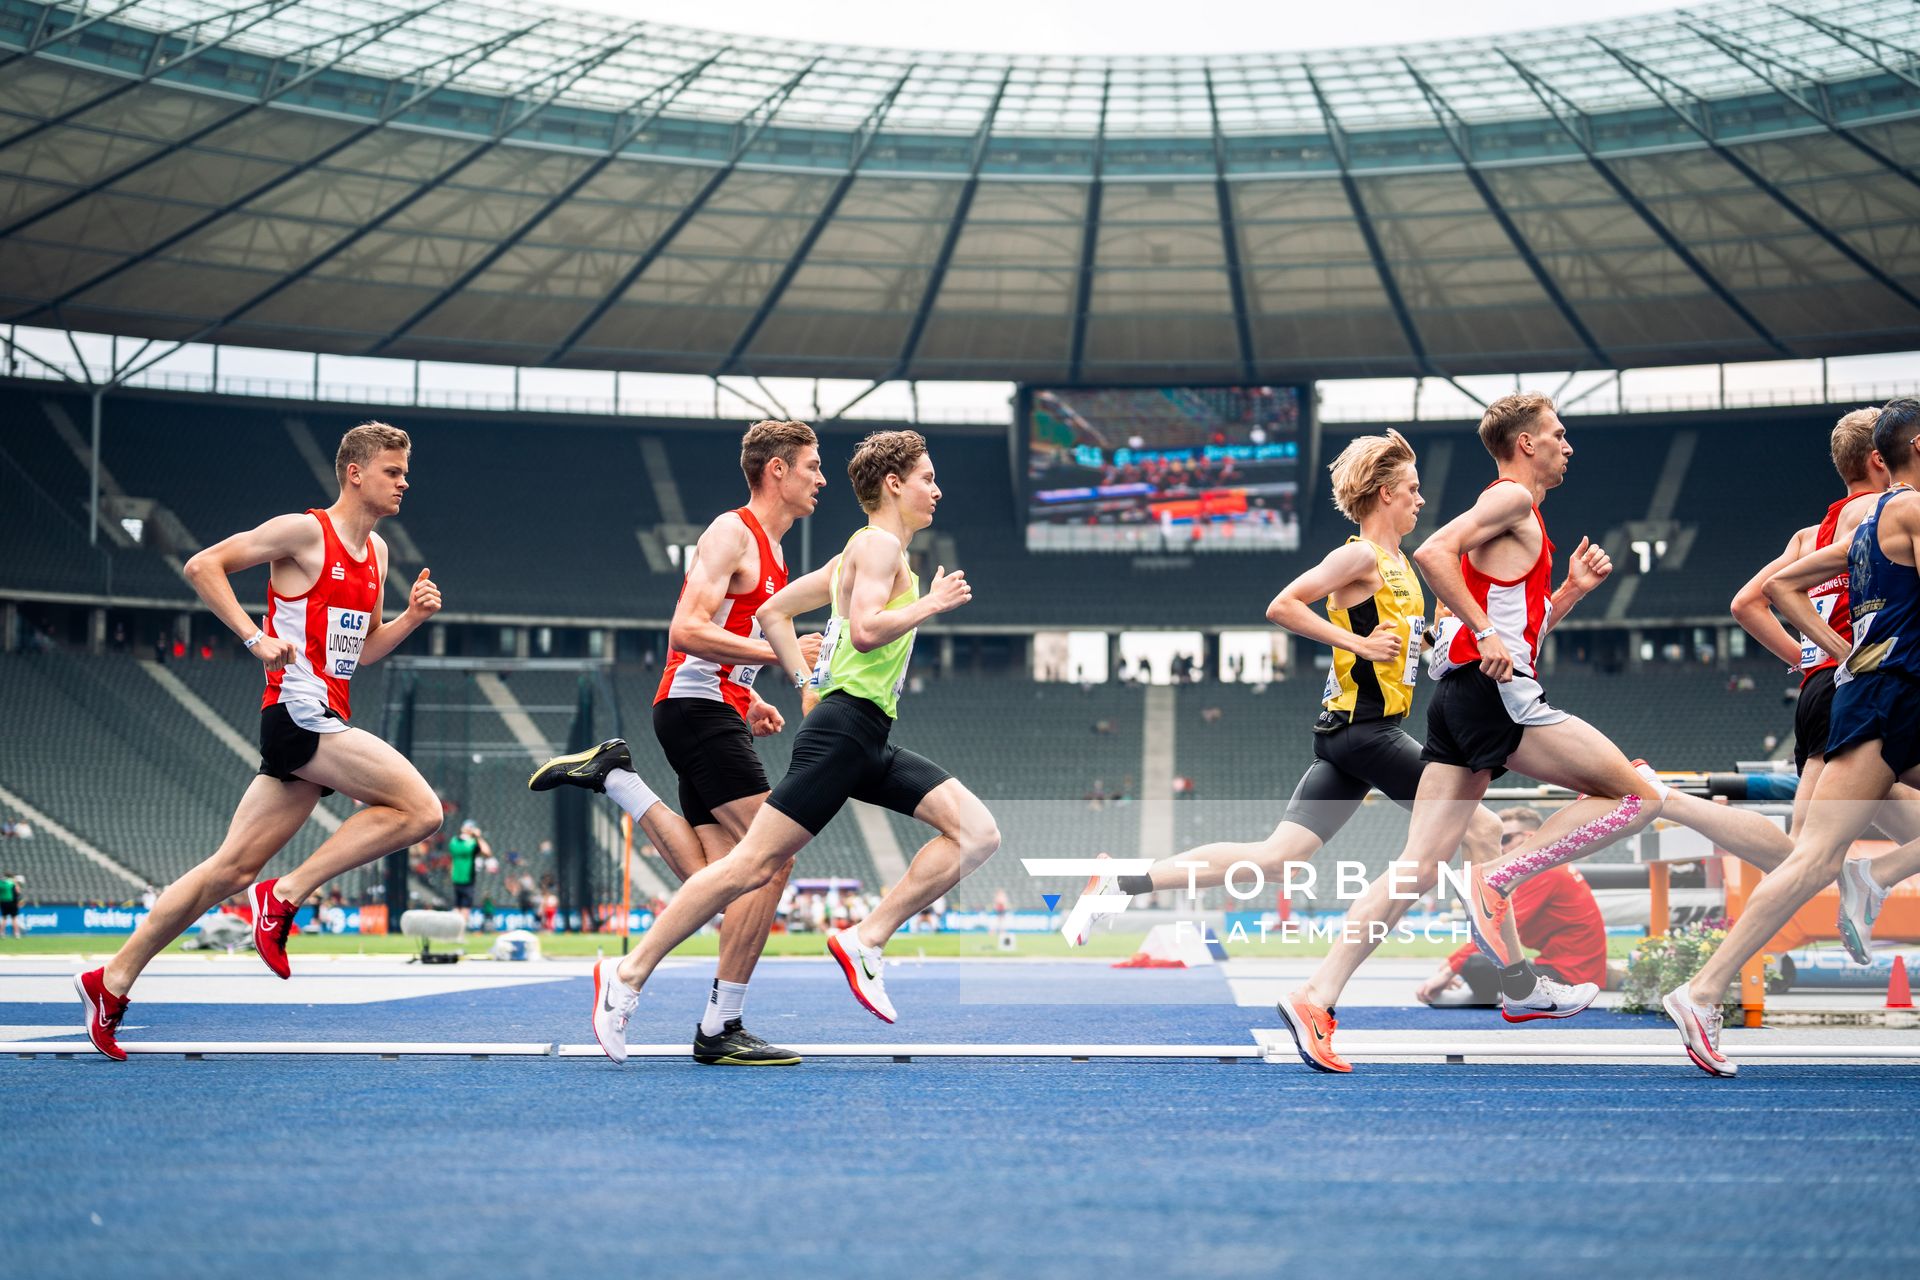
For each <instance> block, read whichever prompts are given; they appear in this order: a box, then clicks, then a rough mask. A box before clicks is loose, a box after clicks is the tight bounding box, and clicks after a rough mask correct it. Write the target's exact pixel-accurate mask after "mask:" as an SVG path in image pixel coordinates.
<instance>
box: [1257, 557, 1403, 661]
mask: <svg viewBox="0 0 1920 1280" xmlns="http://www.w3.org/2000/svg"><path fill="white" fill-rule="evenodd" d="M1373 572H1374V556H1373V548H1372V547H1370V546H1368V545H1367V544H1366V543H1364V542H1349V543H1346V544H1345V545H1343V546H1339V547H1335V548H1334V549H1333V550H1332V551H1330V552H1328V553H1327V557H1326V559H1324V560H1322V561H1321V562H1320V563H1319V564H1317V565H1315V566H1314V567H1313V568H1311V569H1309V570H1307V571H1306V572H1305V573H1303V574H1301V575H1300V576H1299V577H1297V578H1295V579H1294V580H1293V581H1292V582H1289V583H1288V584H1287V585H1286V586H1284V587H1282V588H1281V589H1280V594H1279V595H1277V596H1275V597H1274V598H1273V603H1272V604H1270V605H1268V606H1267V621H1269V622H1271V623H1273V624H1274V625H1275V626H1277V627H1285V628H1286V629H1287V630H1288V631H1291V632H1293V634H1295V635H1297V636H1304V637H1305V638H1306V639H1308V640H1317V641H1319V642H1320V643H1321V644H1324V645H1328V646H1330V647H1332V648H1335V649H1345V650H1346V651H1347V652H1348V653H1352V654H1355V655H1357V656H1359V657H1362V658H1365V659H1367V660H1368V661H1369V662H1392V661H1393V660H1394V659H1396V658H1398V657H1399V656H1400V633H1399V631H1398V630H1396V629H1395V628H1394V627H1392V626H1391V625H1389V624H1387V623H1382V624H1381V625H1380V626H1378V627H1376V628H1375V629H1374V630H1373V632H1372V634H1370V635H1365V636H1357V635H1355V634H1354V633H1353V632H1351V631H1348V630H1347V629H1346V628H1345V627H1339V626H1335V625H1334V624H1333V623H1332V622H1331V621H1330V620H1328V619H1326V618H1323V617H1321V616H1320V615H1319V614H1318V613H1315V612H1314V609H1313V606H1312V605H1311V604H1310V603H1308V602H1309V601H1313V600H1324V599H1326V598H1327V597H1328V596H1330V595H1333V594H1334V593H1335V592H1337V591H1340V590H1343V589H1345V588H1347V587H1351V586H1354V585H1356V584H1358V583H1363V582H1366V581H1368V580H1369V579H1370V578H1371V577H1372V575H1373Z"/></svg>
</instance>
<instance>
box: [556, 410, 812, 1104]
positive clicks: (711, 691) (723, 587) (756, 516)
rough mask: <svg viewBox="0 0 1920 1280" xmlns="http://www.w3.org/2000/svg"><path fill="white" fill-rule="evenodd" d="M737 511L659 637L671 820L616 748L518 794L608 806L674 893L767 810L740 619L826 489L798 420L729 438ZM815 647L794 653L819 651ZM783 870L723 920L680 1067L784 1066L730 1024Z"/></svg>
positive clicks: (776, 571)
mask: <svg viewBox="0 0 1920 1280" xmlns="http://www.w3.org/2000/svg"><path fill="white" fill-rule="evenodd" d="M740 470H741V473H742V474H743V475H744V476H745V477H746V480H747V491H748V493H747V505H745V506H744V507H736V508H734V509H733V510H731V511H726V512H722V513H721V514H720V515H718V516H715V517H714V519H713V522H712V523H711V524H709V525H708V526H707V529H706V532H705V533H703V534H701V535H700V541H699V544H698V545H697V546H696V547H695V548H694V553H693V558H692V561H691V563H689V564H688V566H687V576H686V582H685V584H684V585H683V586H682V587H681V588H680V599H679V601H678V602H677V603H675V605H674V607H673V622H672V624H671V625H670V626H669V627H668V629H667V644H668V646H669V648H670V652H669V653H668V655H667V665H666V669H665V670H664V671H663V672H662V673H661V676H660V687H659V689H658V691H657V692H656V694H655V696H654V701H653V732H654V736H655V737H656V738H657V739H658V740H659V742H660V746H661V748H662V750H664V751H665V752H666V756H667V763H668V764H669V765H671V766H672V767H673V771H674V773H675V775H677V777H678V778H679V782H680V797H679V798H680V811H679V812H678V813H676V812H674V810H673V809H672V808H670V807H669V806H668V805H667V804H666V802H664V801H663V800H661V799H660V797H659V796H657V795H655V794H654V792H653V789H652V788H651V787H649V786H648V785H647V784H646V783H645V782H644V781H642V780H641V778H640V775H639V774H637V773H635V772H634V770H633V757H632V754H631V752H629V751H628V749H627V744H626V742H625V741H623V740H622V739H619V738H612V739H609V740H608V741H606V742H603V743H601V744H600V745H599V746H597V747H595V748H593V749H592V750H590V751H583V752H576V753H574V754H572V755H564V756H558V757H556V758H554V759H552V760H549V761H547V762H546V763H545V764H543V765H541V766H540V767H539V768H538V769H536V770H534V773H533V777H532V778H531V779H529V780H528V782H527V785H528V786H529V787H530V788H532V789H533V790H535V791H546V790H549V789H551V788H553V787H557V786H561V785H563V784H567V785H572V786H578V787H585V788H587V789H588V790H591V791H603V792H605V793H606V794H607V795H608V796H610V797H612V798H613V799H614V800H615V801H616V802H617V803H618V804H619V805H620V807H621V808H623V809H625V810H626V811H627V813H628V814H630V815H631V816H632V817H633V819H634V821H636V822H638V823H639V824H640V826H641V827H642V828H643V829H644V830H645V831H646V833H647V837H648V838H649V839H651V840H652V841H653V843H654V847H655V848H657V849H659V850H660V854H661V857H662V858H664V859H665V861H666V863H667V865H668V866H669V867H671V868H673V873H674V875H676V876H678V877H679V878H680V879H681V881H682V882H684V881H686V880H687V878H688V877H690V876H692V875H693V873H694V872H696V871H698V870H699V869H700V868H702V867H704V866H706V865H707V864H708V863H710V862H713V861H715V860H716V859H719V858H722V857H724V856H726V853H727V850H729V849H731V848H733V846H734V845H735V844H737V843H738V842H739V840H740V837H742V836H744V835H745V834H746V833H747V828H748V827H749V826H750V825H751V824H752V822H753V817H754V815H755V814H757V813H759V812H760V806H761V805H762V804H764V803H766V799H767V771H766V769H765V768H764V767H763V766H762V765H761V763H760V757H759V755H758V754H757V753H756V752H755V751H754V749H753V740H754V739H755V738H756V737H766V736H767V735H769V734H774V733H778V732H780V730H781V728H782V727H783V726H784V725H785V723H786V721H785V718H784V717H783V716H781V714H780V712H779V711H778V710H777V709H776V708H775V707H774V706H773V704H772V703H770V702H768V701H767V700H766V699H764V698H762V697H761V696H760V695H759V694H758V693H757V692H755V691H754V683H755V681H756V679H757V677H758V676H759V673H760V669H761V668H762V667H764V666H766V665H767V664H768V663H771V662H777V661H778V658H777V657H776V656H775V654H774V652H773V649H772V647H771V646H769V645H768V644H767V642H766V640H765V639H763V638H762V636H761V634H760V624H759V623H758V622H756V621H755V620H754V614H755V613H756V612H757V611H758V610H759V608H760V606H761V605H763V604H765V603H766V602H767V601H768V600H769V599H771V598H772V597H773V596H774V594H775V593H776V592H778V591H779V590H780V589H781V588H782V587H784V586H786V585H787V561H786V557H785V556H784V555H783V554H782V553H781V550H780V540H781V539H782V538H783V537H785V536H786V534H787V531H788V530H789V529H791V528H792V527H793V524H794V521H796V520H801V519H804V518H806V517H807V516H810V515H812V514H813V510H814V507H815V506H816V505H817V504H818V502H819V493H820V490H821V489H822V488H824V487H825V486H826V483H827V480H826V477H825V476H823V475H822V474H820V442H819V441H818V440H817V439H815V438H814V434H813V429H812V428H811V427H809V426H807V425H806V424H805V423H804V422H786V421H780V420H768V421H765V422H756V423H754V424H753V425H752V426H751V427H749V428H748V429H747V433H746V434H745V435H744V436H742V437H741V439H740ZM819 645H820V637H819V636H817V635H814V636H806V637H804V638H802V640H801V649H802V650H803V652H804V653H805V654H806V655H807V656H809V657H811V656H813V655H815V654H817V653H818V652H819ZM786 883H787V876H786V871H785V869H782V871H781V873H780V874H779V875H777V876H775V877H774V878H773V879H772V880H770V881H769V882H768V883H767V884H766V885H765V886H763V887H762V888H760V889H757V890H755V891H754V892H752V893H750V894H748V895H747V896H746V897H744V898H742V899H740V900H739V901H738V902H736V903H734V904H733V905H732V906H730V907H729V908H728V909H727V918H726V920H725V921H724V922H723V923H722V925H721V929H720V964H719V968H718V973H717V975H716V976H715V978H714V980H713V987H712V989H711V990H710V991H709V992H708V994H707V1002H706V1007H705V1010H704V1011H703V1012H702V1014H701V1017H700V1025H699V1026H698V1027H696V1028H695V1029H694V1036H693V1060H694V1061H695V1062H698V1063H701V1064H703V1065H707V1066H761V1067H764V1066H792V1065H795V1064H796V1063H798V1062H799V1061H800V1055H799V1054H797V1053H795V1052H793V1051H792V1050H791V1049H781V1048H777V1047H775V1046H773V1045H770V1044H768V1043H767V1042H766V1041H765V1040H762V1039H761V1038H760V1037H759V1036H756V1035H754V1034H753V1033H752V1032H751V1031H748V1030H747V1029H746V1027H745V1026H744V1025H743V1021H742V1019H743V1018H744V1016H745V1008H746V1001H747V984H748V982H749V981H750V980H751V979H752V977H753V970H754V966H755V965H756V964H758V963H759V960H760V953H761V951H762V950H764V949H765V948H766V945H767V935H768V933H770V932H771V931H772V929H773V919H774V915H775V913H776V911H777V910H778V908H779V906H780V893H781V890H782V889H783V888H784V887H785V886H786Z"/></svg>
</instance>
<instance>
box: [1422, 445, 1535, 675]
mask: <svg viewBox="0 0 1920 1280" xmlns="http://www.w3.org/2000/svg"><path fill="white" fill-rule="evenodd" d="M1518 483H1519V481H1517V480H1504V479H1503V480H1495V481H1494V482H1493V484H1518ZM1493 484H1490V485H1488V486H1487V488H1488V489H1491V488H1493ZM1481 492H1483V493H1484V492H1485V490H1482V491H1481ZM1533 518H1534V520H1536V521H1537V522H1538V523H1539V525H1540V555H1539V557H1538V558H1537V559H1535V560H1534V562H1533V566H1532V567H1531V568H1530V569H1528V570H1527V571H1526V573H1524V574H1523V575H1521V576H1520V577H1518V578H1512V579H1503V578H1492V577H1488V576H1487V575H1486V574H1484V573H1482V572H1480V570H1478V569H1476V568H1474V565H1473V560H1472V559H1471V558H1470V557H1469V556H1466V555H1462V556H1461V557H1460V572H1461V573H1462V574H1463V575H1464V576H1465V577H1466V579H1467V590H1469V591H1471V592H1472V593H1473V598H1474V601H1475V603H1477V604H1478V605H1479V606H1480V607H1481V608H1482V609H1485V610H1486V611H1487V619H1488V621H1490V622H1492V623H1493V626H1494V630H1495V633H1496V634H1497V635H1499V637H1500V643H1501V644H1504V645H1505V646H1506V647H1507V652H1508V653H1509V654H1511V655H1512V656H1513V669H1514V672H1515V673H1516V674H1518V675H1524V676H1531V675H1533V660H1534V657H1535V655H1537V654H1538V653H1539V652H1540V633H1541V632H1543V631H1545V630H1546V629H1547V621H1548V619H1549V618H1551V617H1552V615H1553V539H1551V538H1549V537H1548V536H1547V522H1546V521H1545V520H1544V519H1542V518H1541V515H1540V506H1539V504H1538V503H1535V504H1534V508H1533ZM1478 661H1480V642H1479V641H1478V640H1475V639H1474V638H1473V632H1471V631H1469V630H1468V629H1467V628H1466V627H1461V628H1460V629H1458V630H1457V631H1455V632H1454V633H1453V640H1452V642H1451V643H1450V644H1449V645H1448V648H1447V661H1446V664H1445V665H1446V667H1447V669H1449V670H1451V669H1452V668H1454V667H1464V666H1466V665H1467V664H1468V663H1473V662H1478Z"/></svg>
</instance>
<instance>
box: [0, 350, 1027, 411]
mask: <svg viewBox="0 0 1920 1280" xmlns="http://www.w3.org/2000/svg"><path fill="white" fill-rule="evenodd" d="M48 363H49V364H51V365H53V366H55V367H57V368H58V369H59V370H60V371H61V372H62V373H65V374H66V375H67V376H68V377H69V378H72V379H73V380H74V381H75V382H78V383H80V384H82V385H84V384H86V382H87V380H88V376H87V371H86V370H85V369H82V368H81V367H80V365H79V364H77V363H75V362H73V361H70V360H69V361H59V360H55V361H49V362H48ZM12 372H13V374H14V376H16V377H23V378H45V379H47V380H48V381H55V382H57V381H59V375H58V374H56V373H55V372H53V370H52V369H50V368H48V367H47V366H46V365H43V364H40V363H38V362H37V361H33V360H22V361H20V362H19V364H18V365H17V367H15V368H14V369H13V371H12ZM95 372H98V371H97V370H96V371H95ZM124 385H126V386H129V387H140V388H146V389H151V390H157V391H183V392H191V393H194V394H198V395H224V396H253V397H258V398H261V399H269V400H307V401H317V402H324V403H339V404H357V405H404V406H408V407H412V408H421V409H474V410H479V411H482V412H488V413H567V414H593V415H604V416H623V417H629V418H698V419H704V420H711V419H713V418H714V417H715V416H716V414H715V411H714V405H713V402H712V401H711V400H707V401H694V400H650V399H645V398H643V397H639V396H627V395H623V396H621V397H620V398H619V400H618V401H616V400H615V399H614V398H613V397H612V396H568V395H554V394H550V393H540V392H524V391H523V392H519V393H515V392H513V391H479V390H470V389H463V388H457V387H444V386H438V387H436V386H422V387H419V388H418V389H416V388H414V387H412V386H406V385H396V384H393V383H386V384H365V383H352V382H324V381H323V382H314V381H313V380H312V379H308V378H261V377H254V376H250V375H247V374H230V373H223V374H221V375H220V376H219V378H218V379H217V380H216V379H215V378H214V376H213V375H212V374H211V373H193V372H187V371H183V370H179V369H152V370H148V371H147V372H145V373H139V374H135V375H134V376H133V377H131V378H129V379H127V381H126V383H125V384H124ZM789 407H790V408H793V409H794V410H795V411H796V412H802V413H804V412H805V411H806V408H807V407H810V406H806V407H802V406H789ZM742 412H744V410H743V409H742V408H741V407H740V403H739V402H738V401H736V400H734V399H733V398H732V397H731V395H729V396H728V397H727V398H725V399H723V400H722V401H721V403H720V411H719V414H718V415H717V416H720V417H739V416H741V414H742ZM841 416H842V417H843V418H848V419H859V420H863V421H887V422H899V421H902V420H907V419H910V420H912V421H915V422H924V423H956V424H983V423H984V424H996V425H1004V424H1005V423H1006V421H1007V415H1006V414H1005V413H1001V414H998V415H995V414H994V413H992V412H990V411H987V410H980V409H959V408H951V407H937V408H936V407H930V408H925V409H922V410H921V411H920V412H919V413H918V414H903V413H900V412H898V411H892V410H889V409H887V408H886V407H884V406H874V407H869V406H867V405H864V404H859V405H855V406H854V407H853V408H852V409H851V410H850V411H848V412H847V413H845V414H842V415H841Z"/></svg>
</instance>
